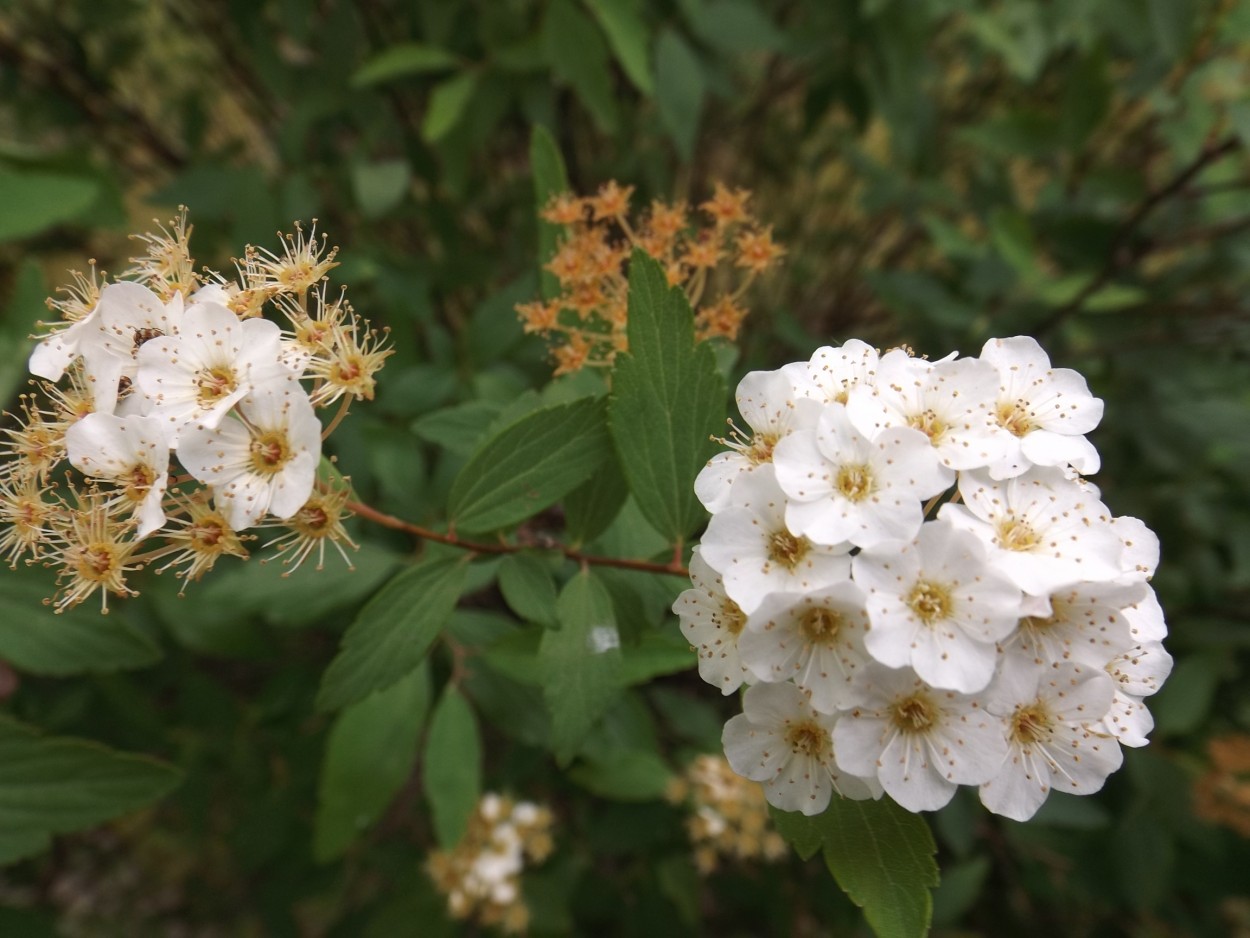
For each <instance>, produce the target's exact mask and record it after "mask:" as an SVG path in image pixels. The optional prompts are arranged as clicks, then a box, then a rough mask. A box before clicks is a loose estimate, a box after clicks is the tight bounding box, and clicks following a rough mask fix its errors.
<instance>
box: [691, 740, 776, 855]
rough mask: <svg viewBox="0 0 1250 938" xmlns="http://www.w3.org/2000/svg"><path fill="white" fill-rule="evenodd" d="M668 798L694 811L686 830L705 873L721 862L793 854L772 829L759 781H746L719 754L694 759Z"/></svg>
mask: <svg viewBox="0 0 1250 938" xmlns="http://www.w3.org/2000/svg"><path fill="white" fill-rule="evenodd" d="M666 794H667V797H668V800H669V801H672V802H674V803H678V804H681V803H684V804H687V805H689V807H690V812H691V813H690V817H689V818H688V819H687V820H686V832H687V833H688V834H689V836H690V843H691V846H692V847H693V848H694V863H695V866H696V867H697V868H698V870H699V872H701V873H705V874H706V873H711V872H713V871H714V870H716V868H717V867H719V866H720V865H721V862H722V861H723V860H732V861H738V862H748V861H752V860H765V861H769V862H772V861H776V860H780V859H782V858H783V857H785V856H787V855H788V853H789V848H788V847H787V846H786V842H785V840H783V839H782V837H781V835H780V834H778V833H777V832H776V831H775V830H773V829H772V824H771V821H770V818H769V815H768V803H767V802H766V801H765V800H764V792H763V789H761V788H760V785H759V783H758V782H753V781H751V780H750V779H747V778H743V777H742V776H741V775H739V774H738V773H737V772H735V771H734V770H733V769H732V768H731V767H730V765H729V763H728V762H726V761H725V759H724V758H723V757H721V756H714V755H708V754H704V755H701V756H696V757H695V758H694V759H693V760H692V761H691V763H690V764H689V765H688V766H687V767H686V770H685V771H684V772H683V773H682V774H681V775H680V776H677V777H676V778H674V779H673V781H672V782H671V783H670V784H669V789H668V792H667V793H666Z"/></svg>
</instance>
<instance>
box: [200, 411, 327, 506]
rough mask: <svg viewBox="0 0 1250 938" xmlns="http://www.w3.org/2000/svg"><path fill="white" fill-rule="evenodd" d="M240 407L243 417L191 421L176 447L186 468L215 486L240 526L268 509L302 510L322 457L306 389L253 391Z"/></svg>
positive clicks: (219, 502) (219, 503)
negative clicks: (208, 422) (203, 422)
mask: <svg viewBox="0 0 1250 938" xmlns="http://www.w3.org/2000/svg"><path fill="white" fill-rule="evenodd" d="M238 410H239V413H240V416H241V417H242V418H243V419H227V420H224V421H222V422H221V424H220V425H219V426H218V427H217V428H216V429H209V428H208V427H205V426H202V425H194V426H190V427H187V428H186V429H185V430H184V431H183V433H182V435H181V437H180V438H179V442H178V450H177V452H178V459H179V460H180V461H181V462H182V464H183V465H184V466H185V467H186V469H187V471H188V472H189V473H191V475H192V476H194V477H195V478H196V479H198V480H199V481H200V482H204V483H207V484H208V485H211V486H212V488H213V499H214V501H215V502H216V503H217V507H218V508H219V509H220V510H221V512H222V514H223V515H225V517H226V521H227V522H229V524H230V526H231V527H232V528H234V529H235V530H239V529H241V528H246V527H250V526H251V525H253V524H255V523H256V522H257V521H258V520H260V518H261V517H262V516H263V515H264V514H265V513H266V512H269V513H271V514H273V515H275V516H277V517H278V518H289V517H291V516H292V515H293V514H295V513H296V512H297V511H299V510H300V508H301V507H303V505H304V502H306V501H307V500H308V496H309V495H310V494H312V490H313V483H314V481H315V479H316V474H317V463H318V462H319V460H320V459H321V423H320V421H318V420H317V415H316V413H314V411H313V407H312V404H310V403H309V402H308V397H307V396H306V395H305V394H304V393H303V392H302V391H300V390H295V391H290V392H286V393H279V392H276V391H263V392H258V393H254V394H252V395H250V396H248V397H245V398H244V399H243V400H242V401H240V402H239V404H238ZM244 421H246V422H244Z"/></svg>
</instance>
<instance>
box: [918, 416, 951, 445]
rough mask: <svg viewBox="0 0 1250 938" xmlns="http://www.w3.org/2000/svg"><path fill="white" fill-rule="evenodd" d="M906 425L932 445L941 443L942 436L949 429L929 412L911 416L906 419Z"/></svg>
mask: <svg viewBox="0 0 1250 938" xmlns="http://www.w3.org/2000/svg"><path fill="white" fill-rule="evenodd" d="M907 425H908V426H909V427H911V428H912V429H913V430H919V431H920V432H921V433H923V434H924V435H925V436H927V437H928V438H929V439H930V440H932V441H933V442H934V443H939V442H941V440H942V436H943V435H944V434H945V433H946V431H947V430H948V429H950V428H949V426H948V425H947V424H946V423H944V422H943V421H942V419H941V418H939V417H938V415H937V414H935V413H934V412H933V411H931V410H926V411H924V412H923V413H919V414H913V415H912V416H910V417H908V418H907Z"/></svg>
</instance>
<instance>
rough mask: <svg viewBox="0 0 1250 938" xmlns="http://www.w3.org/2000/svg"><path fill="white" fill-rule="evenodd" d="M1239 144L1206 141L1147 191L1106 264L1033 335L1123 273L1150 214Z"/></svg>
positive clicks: (1118, 233)
mask: <svg viewBox="0 0 1250 938" xmlns="http://www.w3.org/2000/svg"><path fill="white" fill-rule="evenodd" d="M1237 146H1238V141H1237V138H1236V137H1229V138H1227V139H1225V140H1221V141H1219V142H1213V143H1209V144H1207V145H1206V146H1205V147H1203V149H1202V152H1201V153H1199V154H1198V155H1197V156H1196V157H1195V158H1194V159H1193V160H1192V161H1191V162H1190V163H1189V165H1188V166H1186V167H1185V168H1184V169H1182V170H1181V171H1180V172H1179V173H1177V174H1176V175H1175V176H1174V177H1172V179H1171V180H1169V181H1168V183H1167V184H1166V185H1164V186H1162V187H1160V188H1158V189H1155V190H1154V191H1153V192H1150V193H1149V194H1147V195H1146V197H1145V198H1144V199H1142V200H1141V201H1140V202H1139V203H1138V204H1137V207H1136V208H1135V209H1133V211H1132V213H1131V214H1130V215H1129V217H1128V218H1126V219H1125V220H1124V222H1123V223H1122V224H1121V225H1120V227H1119V229H1118V230H1117V231H1116V233H1115V237H1114V238H1112V240H1111V247H1110V249H1109V250H1108V251H1107V259H1106V261H1105V262H1104V263H1103V265H1102V269H1101V270H1099V271H1098V273H1096V274H1095V275H1094V277H1093V279H1092V280H1090V282H1089V283H1087V284H1086V285H1085V286H1084V287H1082V288H1081V290H1080V292H1079V293H1077V295H1076V296H1074V297H1073V298H1072V299H1071V300H1069V301H1068V302H1067V303H1065V304H1064V305H1063V306H1061V307H1059V309H1057V310H1055V311H1054V312H1053V313H1051V314H1050V316H1048V317H1047V318H1046V319H1044V320H1043V321H1042V322H1041V323H1040V324H1039V325H1038V326H1037V328H1036V329H1035V330H1034V334H1035V335H1037V336H1042V335H1044V334H1045V333H1047V332H1050V331H1052V330H1054V329H1055V328H1057V327H1058V326H1059V325H1060V324H1061V323H1062V322H1063V321H1064V320H1065V319H1067V318H1068V317H1069V316H1071V315H1072V314H1073V313H1075V312H1077V311H1078V310H1079V309H1080V308H1081V307H1082V306H1084V305H1085V301H1086V300H1088V299H1089V298H1090V297H1091V296H1093V295H1094V294H1095V293H1097V292H1098V291H1099V290H1101V289H1102V288H1103V287H1105V286H1106V285H1107V284H1108V283H1110V282H1111V280H1112V278H1114V277H1115V275H1116V274H1117V273H1119V272H1120V269H1121V268H1122V267H1124V266H1125V265H1127V264H1128V263H1129V262H1130V261H1131V260H1133V259H1134V258H1136V257H1137V256H1138V254H1139V253H1140V251H1128V250H1126V248H1127V247H1128V245H1129V242H1130V241H1131V240H1132V239H1133V236H1134V235H1135V234H1136V233H1137V230H1138V229H1139V228H1140V227H1141V225H1142V223H1143V222H1144V221H1145V220H1146V219H1147V217H1149V216H1150V214H1151V213H1152V212H1154V210H1155V209H1157V208H1158V207H1159V206H1160V205H1162V204H1163V203H1164V202H1166V201H1167V200H1168V199H1170V198H1172V197H1173V196H1175V195H1178V194H1179V193H1180V192H1182V191H1183V190H1184V189H1185V187H1186V186H1187V185H1188V184H1189V183H1190V182H1191V181H1192V180H1193V178H1194V177H1195V176H1197V175H1198V174H1199V173H1201V172H1202V171H1203V170H1204V169H1206V168H1207V167H1208V166H1210V165H1211V164H1212V163H1214V162H1216V161H1218V160H1220V159H1222V158H1223V157H1225V156H1227V155H1228V154H1229V153H1231V152H1233V151H1234V150H1235V149H1237Z"/></svg>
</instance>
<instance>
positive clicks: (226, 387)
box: [195, 366, 239, 405]
mask: <svg viewBox="0 0 1250 938" xmlns="http://www.w3.org/2000/svg"><path fill="white" fill-rule="evenodd" d="M195 385H196V387H197V388H198V389H199V400H200V403H201V404H203V405H211V404H214V403H216V402H217V401H219V400H221V399H222V398H223V397H225V396H226V395H227V394H229V393H230V392H231V391H233V390H234V389H235V388H237V387H238V386H239V385H238V382H237V381H236V380H235V377H234V371H233V369H230V368H224V367H221V366H218V367H216V368H209V369H207V370H206V371H201V372H200V373H199V375H198V376H197V378H196V381H195Z"/></svg>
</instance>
